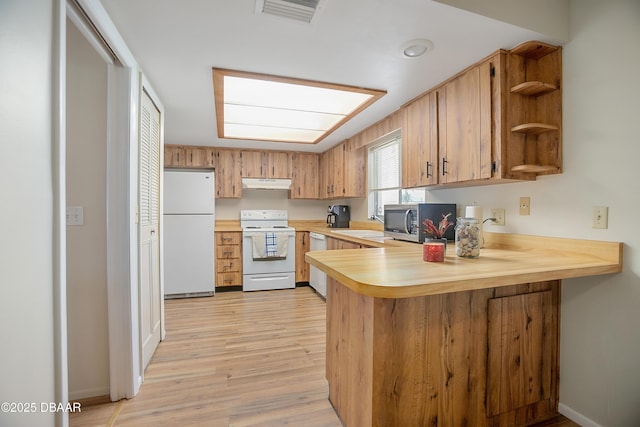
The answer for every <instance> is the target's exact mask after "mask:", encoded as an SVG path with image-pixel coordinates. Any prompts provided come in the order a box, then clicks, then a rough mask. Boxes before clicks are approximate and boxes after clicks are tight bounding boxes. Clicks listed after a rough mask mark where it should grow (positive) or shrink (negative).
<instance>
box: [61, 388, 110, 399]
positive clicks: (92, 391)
mask: <svg viewBox="0 0 640 427" xmlns="http://www.w3.org/2000/svg"><path fill="white" fill-rule="evenodd" d="M108 395H109V387H96V388H86V389H83V390H69V400H80V399H87V398H90V397H96V396H108Z"/></svg>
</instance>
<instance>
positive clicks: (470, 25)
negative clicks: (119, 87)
mask: <svg viewBox="0 0 640 427" xmlns="http://www.w3.org/2000/svg"><path fill="white" fill-rule="evenodd" d="M255 1H256V0H181V1H176V0H101V3H102V4H103V6H104V8H105V9H106V11H107V13H108V14H109V16H110V17H111V19H112V20H113V22H114V24H115V26H116V27H117V28H118V31H119V32H120V34H121V35H122V37H123V38H124V40H125V42H126V43H127V45H128V47H129V49H130V50H131V51H132V53H133V55H134V56H135V57H136V59H137V61H138V63H139V64H140V66H141V68H142V70H143V72H144V74H145V75H146V77H147V79H148V80H149V82H150V83H151V85H152V86H153V88H154V90H155V92H156V93H157V94H158V96H159V97H160V99H161V101H162V104H163V105H164V108H165V143H167V144H190V145H203V146H222V147H243V148H260V149H274V150H296V151H313V152H322V151H325V150H327V149H328V148H330V147H331V146H333V145H335V144H337V143H339V142H341V141H343V140H345V139H347V138H349V137H351V136H352V135H354V134H356V133H358V132H360V131H361V130H363V129H365V128H366V127H367V126H369V125H371V124H373V123H375V122H376V121H378V120H380V119H382V118H384V117H385V116H387V115H388V114H390V113H392V112H393V111H395V110H397V109H398V108H399V107H400V106H401V105H403V104H404V103H406V102H407V101H409V100H411V99H412V98H414V97H415V96H417V95H418V94H420V93H422V92H424V91H425V90H428V89H429V88H431V87H433V86H435V85H437V84H438V83H440V82H442V81H443V80H445V79H446V78H448V77H450V76H451V75H453V74H455V73H456V72H458V71H460V70H461V69H463V68H465V67H467V66H468V65H471V64H473V63H474V62H476V61H478V60H480V59H482V58H484V57H485V56H487V55H489V54H490V53H492V52H494V51H495V50H497V49H499V48H504V49H510V48H512V47H514V46H515V45H517V44H519V43H521V42H523V41H527V40H541V41H549V42H553V41H557V40H550V39H549V37H545V35H543V34H540V33H537V32H534V31H531V30H527V29H524V28H520V27H517V26H515V25H511V24H508V23H505V22H501V21H498V20H494V19H490V18H487V17H485V16H481V15H477V14H474V13H471V12H468V11H465V10H462V9H458V8H455V7H452V6H448V5H445V4H442V3H439V2H436V1H433V0H326V1H325V2H324V3H323V8H322V10H320V11H319V13H318V16H317V17H316V18H315V19H314V21H313V22H312V23H311V24H306V23H300V22H297V21H293V20H286V19H284V18H279V17H275V16H270V15H265V14H256V13H255ZM412 39H429V40H431V41H432V42H433V45H434V48H433V50H432V51H431V52H430V53H429V54H428V55H426V56H423V57H419V58H412V59H409V58H404V57H403V56H402V47H403V45H404V44H405V43H406V42H407V41H409V40H412ZM212 67H218V68H227V69H233V70H241V71H250V72H257V73H265V74H274V75H279V76H285V77H294V78H301V79H309V80H316V81H322V82H327V83H337V84H344V85H353V86H359V87H365V88H370V89H380V90H385V91H387V95H385V96H384V97H382V98H381V99H380V100H378V101H377V102H376V103H374V104H373V105H372V106H370V107H368V108H367V109H366V110H364V111H363V112H362V113H361V114H359V115H358V116H356V117H355V118H354V119H352V120H350V121H349V122H347V123H346V124H345V125H344V126H342V127H341V128H339V129H338V130H336V131H335V132H333V133H332V134H331V135H329V136H328V137H327V138H325V139H324V140H322V141H321V142H320V143H318V144H315V145H313V144H296V143H274V142H260V141H240V140H231V139H219V138H218V136H217V130H216V121H215V110H214V98H213V85H212V77H211V69H212Z"/></svg>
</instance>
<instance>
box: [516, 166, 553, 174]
mask: <svg viewBox="0 0 640 427" xmlns="http://www.w3.org/2000/svg"><path fill="white" fill-rule="evenodd" d="M558 169H559V168H558V167H557V166H550V165H549V166H547V165H518V166H514V167H512V168H511V172H523V173H544V172H557V171H558Z"/></svg>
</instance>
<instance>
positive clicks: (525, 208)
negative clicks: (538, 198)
mask: <svg viewBox="0 0 640 427" xmlns="http://www.w3.org/2000/svg"><path fill="white" fill-rule="evenodd" d="M530 213H531V199H530V198H529V197H520V215H529V214H530Z"/></svg>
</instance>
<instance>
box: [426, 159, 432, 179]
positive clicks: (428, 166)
mask: <svg viewBox="0 0 640 427" xmlns="http://www.w3.org/2000/svg"><path fill="white" fill-rule="evenodd" d="M432 169H433V166H432V165H431V162H427V178H431V177H432V176H433V171H432Z"/></svg>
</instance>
